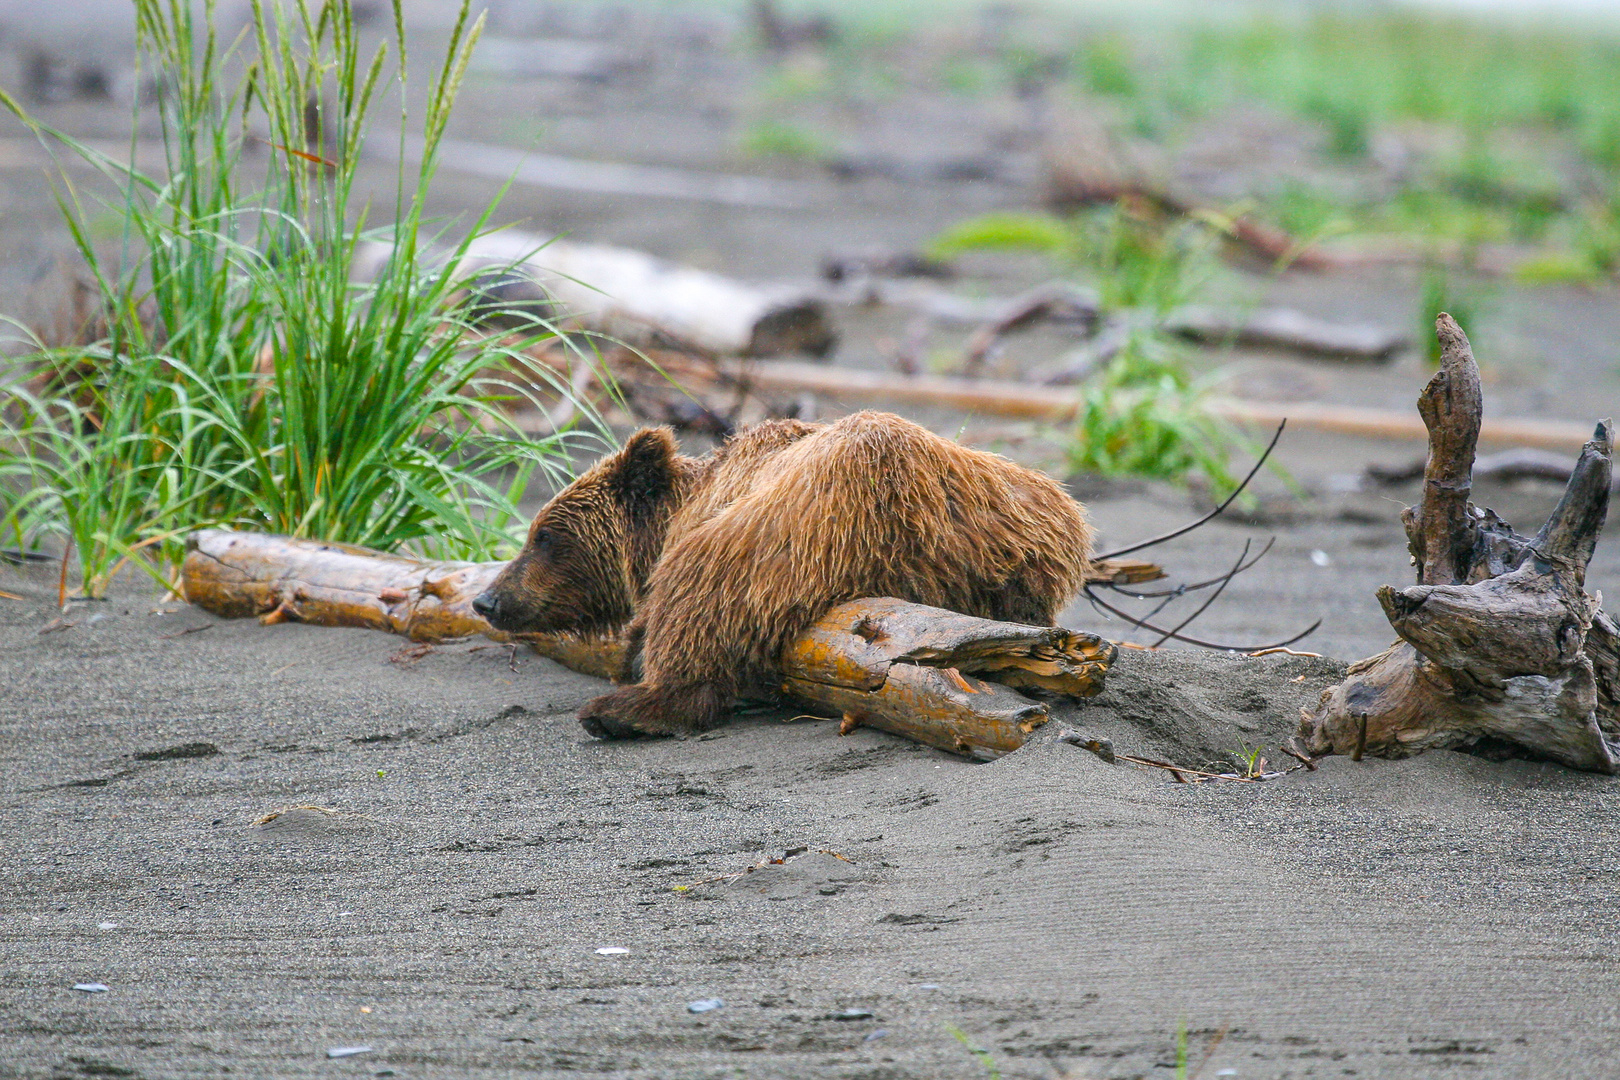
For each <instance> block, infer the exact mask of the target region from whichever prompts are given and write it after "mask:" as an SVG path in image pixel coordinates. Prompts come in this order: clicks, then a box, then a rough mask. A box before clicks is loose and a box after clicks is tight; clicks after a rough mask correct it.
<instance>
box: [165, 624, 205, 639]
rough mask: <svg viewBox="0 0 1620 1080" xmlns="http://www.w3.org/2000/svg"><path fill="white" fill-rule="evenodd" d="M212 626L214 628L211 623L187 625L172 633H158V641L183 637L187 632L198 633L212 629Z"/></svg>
mask: <svg viewBox="0 0 1620 1080" xmlns="http://www.w3.org/2000/svg"><path fill="white" fill-rule="evenodd" d="M213 628H214V624H213V623H203V624H202V625H201V626H188V627H186V628H185V629H184V630H176V631H175V632H174V633H172V634H159V635H158V640H159V641H171V640H173V639H174V638H177V637H185V636H186V635H187V634H200V633H202V632H203V631H204V630H212V629H213Z"/></svg>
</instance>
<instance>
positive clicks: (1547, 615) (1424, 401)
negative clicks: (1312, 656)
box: [1300, 314, 1620, 773]
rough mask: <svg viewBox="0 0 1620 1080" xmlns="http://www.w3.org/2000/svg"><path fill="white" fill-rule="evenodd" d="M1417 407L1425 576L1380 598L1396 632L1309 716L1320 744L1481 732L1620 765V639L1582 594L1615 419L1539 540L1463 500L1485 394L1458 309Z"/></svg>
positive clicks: (1420, 561) (1348, 749) (1477, 737)
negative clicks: (1425, 441) (1424, 443)
mask: <svg viewBox="0 0 1620 1080" xmlns="http://www.w3.org/2000/svg"><path fill="white" fill-rule="evenodd" d="M1437 330H1438V333H1439V336H1440V341H1441V343H1442V346H1443V348H1444V352H1443V356H1442V361H1441V369H1440V371H1439V372H1437V373H1436V374H1435V376H1434V378H1433V379H1432V380H1430V382H1429V384H1428V386H1427V387H1425V388H1424V391H1423V394H1422V396H1421V397H1420V398H1419V399H1418V409H1419V412H1420V413H1421V414H1422V416H1423V419H1424V422H1425V423H1426V424H1427V426H1428V428H1429V432H1430V442H1429V461H1428V465H1427V467H1426V469H1425V472H1424V488H1423V498H1422V502H1421V503H1420V504H1419V505H1418V506H1416V507H1412V508H1409V509H1408V510H1407V511H1406V512H1405V513H1404V514H1403V515H1402V518H1403V521H1404V522H1405V524H1406V530H1407V537H1408V540H1409V543H1410V547H1411V551H1412V560H1413V563H1414V565H1415V566H1416V567H1417V579H1418V584H1417V585H1415V586H1412V587H1410V588H1406V589H1399V590H1397V589H1395V588H1392V587H1391V586H1388V585H1386V586H1384V587H1383V588H1381V589H1380V590H1379V591H1378V601H1379V603H1380V604H1381V605H1382V606H1383V609H1384V614H1385V615H1386V616H1387V617H1388V619H1389V621H1390V625H1391V626H1393V627H1394V629H1395V632H1396V633H1397V634H1398V635H1400V638H1401V640H1400V641H1399V642H1397V643H1396V644H1394V645H1392V646H1391V647H1390V648H1389V649H1387V650H1386V651H1384V652H1383V653H1380V654H1379V655H1377V656H1374V657H1370V658H1368V659H1366V660H1363V661H1361V662H1360V663H1358V664H1355V665H1353V666H1352V667H1351V668H1350V671H1349V678H1347V679H1346V680H1345V681H1344V682H1343V683H1340V684H1339V685H1338V686H1335V687H1332V688H1330V689H1328V690H1327V691H1325V692H1324V693H1323V695H1322V700H1321V702H1320V704H1319V705H1318V706H1317V708H1316V709H1315V710H1314V711H1309V710H1307V711H1306V712H1305V713H1303V714H1302V716H1301V724H1300V733H1301V735H1302V736H1303V737H1304V738H1305V741H1306V745H1307V746H1308V747H1309V748H1310V749H1311V751H1312V752H1313V753H1351V754H1354V755H1355V756H1357V757H1359V756H1360V755H1361V754H1363V753H1370V754H1376V755H1380V756H1385V757H1404V756H1406V755H1409V754H1413V753H1417V752H1420V751H1422V750H1425V749H1429V748H1433V747H1461V746H1470V745H1474V744H1477V743H1478V742H1480V741H1481V740H1487V739H1488V740H1497V741H1501V742H1506V743H1511V744H1514V745H1515V746H1517V747H1519V748H1521V749H1523V750H1526V751H1529V752H1530V753H1531V754H1534V755H1536V756H1539V757H1544V758H1548V759H1551V760H1553V761H1558V762H1561V763H1563V764H1565V765H1569V766H1571V767H1573V768H1577V769H1588V770H1592V771H1595V772H1605V773H1613V772H1616V771H1617V770H1620V697H1617V689H1620V636H1617V634H1616V627H1615V625H1614V623H1613V622H1612V620H1611V619H1610V618H1609V617H1608V616H1607V615H1606V614H1604V613H1603V612H1602V611H1601V610H1600V609H1599V607H1598V601H1597V600H1596V599H1594V598H1593V597H1591V596H1589V595H1587V593H1586V592H1585V590H1584V586H1585V582H1586V565H1587V562H1588V561H1589V560H1590V559H1591V557H1592V551H1593V549H1594V548H1595V546H1596V544H1597V538H1598V534H1599V533H1600V532H1601V531H1602V529H1603V522H1604V518H1605V516H1606V515H1607V512H1608V502H1609V487H1610V480H1611V473H1612V456H1613V451H1614V439H1613V428H1612V425H1611V423H1610V421H1608V420H1602V421H1599V423H1598V425H1597V430H1596V432H1595V433H1594V435H1593V437H1592V439H1591V440H1590V441H1589V442H1587V443H1586V445H1585V447H1584V448H1583V449H1582V452H1581V456H1580V459H1579V461H1577V462H1576V465H1575V468H1574V470H1573V471H1572V473H1571V475H1570V479H1569V484H1568V486H1567V487H1566V489H1565V491H1564V496H1563V498H1562V499H1561V500H1560V501H1559V504H1558V506H1557V508H1556V509H1555V510H1554V511H1553V513H1552V516H1551V517H1550V518H1549V519H1548V520H1547V523H1546V524H1545V525H1543V526H1542V528H1541V530H1540V531H1539V532H1538V533H1537V534H1536V535H1535V536H1534V537H1525V536H1521V535H1519V534H1518V533H1516V532H1514V531H1513V529H1512V528H1511V527H1510V526H1509V525H1508V524H1507V523H1506V522H1505V521H1503V520H1501V519H1500V518H1499V517H1497V516H1496V515H1495V514H1494V513H1492V512H1491V511H1489V510H1485V509H1482V508H1479V507H1476V506H1474V505H1473V504H1472V503H1471V502H1469V501H1468V495H1469V491H1470V485H1471V467H1472V464H1473V461H1474V449H1475V443H1476V440H1477V438H1478V435H1479V432H1480V412H1481V407H1482V402H1481V395H1480V385H1479V370H1478V368H1477V366H1476V365H1475V363H1474V357H1473V354H1472V352H1471V351H1470V349H1469V346H1468V339H1467V338H1466V337H1465V336H1464V335H1463V332H1462V330H1461V329H1460V328H1459V327H1458V326H1457V324H1456V323H1455V322H1454V321H1452V319H1451V317H1450V316H1449V315H1444V314H1442V315H1441V316H1440V318H1439V320H1438V322H1437Z"/></svg>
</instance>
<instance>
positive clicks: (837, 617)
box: [181, 529, 1163, 758]
mask: <svg viewBox="0 0 1620 1080" xmlns="http://www.w3.org/2000/svg"><path fill="white" fill-rule="evenodd" d="M188 547H189V549H190V550H189V551H188V552H187V555H186V560H185V563H184V565H183V566H182V569H181V589H182V591H183V593H184V595H185V597H186V599H187V600H188V601H189V602H191V603H194V604H196V605H197V606H199V607H201V608H204V609H205V610H207V611H211V612H213V613H214V614H216V615H219V616H221V617H224V618H243V617H247V616H255V615H256V616H258V617H259V619H260V621H261V622H265V623H274V622H284V621H293V622H307V623H313V624H316V625H320V626H353V627H365V628H370V629H374V630H383V631H386V632H388V633H394V634H401V635H403V636H405V637H409V638H412V639H414V640H417V641H443V640H447V639H454V638H465V637H471V636H474V635H484V636H486V637H490V638H493V639H495V640H497V641H518V642H522V643H525V644H528V645H529V646H530V647H532V648H533V649H534V650H535V651H536V652H538V653H540V654H541V655H542V656H548V657H550V658H552V659H553V660H556V661H558V662H559V663H561V664H563V665H564V666H566V667H569V668H572V669H574V670H575V671H582V672H584V673H586V674H589V675H595V676H597V677H599V678H611V677H613V676H614V675H615V674H616V673H617V672H619V671H620V670H621V669H622V662H623V655H624V654H623V644H622V643H621V642H620V641H619V640H618V639H616V638H579V637H572V636H568V635H551V634H532V635H531V634H525V635H511V634H504V633H501V632H500V631H497V630H495V629H493V628H492V627H490V625H489V624H488V623H487V622H485V621H484V619H483V618H482V617H481V616H480V615H478V614H477V613H476V612H474V611H473V610H472V598H473V597H474V596H476V595H478V593H480V592H482V591H483V589H484V588H485V587H486V586H487V585H488V584H489V582H490V581H491V580H492V579H493V578H494V576H495V574H496V573H498V572H499V571H500V569H501V567H502V566H503V565H504V564H503V563H460V562H439V561H430V560H421V559H412V558H406V557H401V556H396V555H385V554H382V553H379V552H374V551H369V550H367V549H365V548H360V547H354V546H352V545H348V544H333V543H324V542H320V541H314V540H293V539H289V538H286V537H280V536H264V535H260V534H255V533H238V532H231V531H228V530H223V529H211V530H206V531H202V532H198V533H194V534H193V535H192V536H191V537H190V538H189V539H188ZM1098 576H1099V578H1102V579H1109V580H1126V581H1143V580H1152V579H1153V578H1155V577H1162V576H1163V572H1162V571H1160V570H1159V568H1158V567H1156V566H1154V565H1153V564H1151V563H1144V562H1141V561H1139V560H1118V561H1117V562H1116V563H1114V564H1103V565H1102V567H1101V568H1100V569H1099V571H1098ZM1116 652H1117V650H1116V649H1115V647H1114V646H1113V645H1112V644H1110V643H1109V642H1106V641H1103V640H1102V639H1101V638H1098V637H1095V636H1093V635H1090V634H1079V633H1075V632H1073V631H1069V630H1064V629H1062V628H1060V627H1041V626H1019V625H1014V624H1011V623H998V622H992V621H990V620H987V619H977V618H974V617H972V616H968V615H962V614H958V613H956V612H951V611H944V610H942V609H939V608H931V607H926V606H923V605H919V604H910V603H906V602H904V601H900V600H894V599H888V598H876V599H866V600H856V601H852V602H851V603H848V604H843V605H840V606H839V607H837V608H835V609H834V610H832V611H831V612H829V613H828V614H827V615H826V616H825V617H824V618H822V619H821V620H820V621H819V622H818V623H817V624H816V625H815V626H814V627H812V628H811V629H810V630H809V631H807V632H806V633H805V634H804V635H802V636H801V637H800V638H798V639H797V640H795V641H794V642H792V643H791V644H790V645H789V646H788V648H787V649H786V650H785V651H784V653H783V657H782V669H783V676H784V681H783V685H782V686H781V687H780V688H779V689H780V690H781V691H782V692H783V693H786V694H788V695H789V696H790V697H792V698H794V699H796V700H797V701H798V702H800V703H802V704H803V705H805V706H807V707H808V708H810V709H813V710H816V711H817V712H818V713H823V714H824V713H828V712H831V713H832V715H834V716H842V717H843V718H844V724H845V728H844V730H846V731H847V730H849V729H851V728H853V727H855V726H858V725H865V726H869V727H876V728H881V729H883V730H885V731H891V732H893V733H895V734H898V735H904V736H905V737H907V738H911V739H915V740H917V741H918V742H924V743H927V744H929V745H931V746H937V747H939V748H940V749H943V750H949V751H951V752H953V753H959V754H965V755H967V756H970V757H977V758H992V757H996V756H999V755H1001V754H1004V753H1007V752H1009V751H1011V750H1015V749H1017V748H1018V747H1019V746H1020V745H1022V744H1023V741H1024V739H1025V738H1027V737H1028V735H1029V733H1030V732H1031V731H1033V730H1034V729H1035V728H1036V727H1039V726H1040V725H1041V724H1043V723H1045V722H1046V719H1047V716H1048V710H1047V706H1046V705H1045V704H1043V703H1041V702H1038V701H1033V700H1031V699H1029V698H1027V697H1024V696H1023V695H1021V694H1019V693H1017V692H1016V690H1015V689H1013V688H1014V687H1022V688H1029V689H1035V690H1039V691H1044V692H1048V693H1060V694H1067V695H1070V696H1074V697H1089V696H1091V695H1093V694H1095V693H1097V692H1098V691H1100V690H1101V689H1102V685H1103V677H1104V675H1105V673H1106V672H1107V670H1108V667H1109V665H1110V664H1112V663H1113V661H1114V658H1115V655H1116ZM985 680H989V681H985ZM767 689H769V690H772V691H774V690H776V689H778V688H767Z"/></svg>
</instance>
